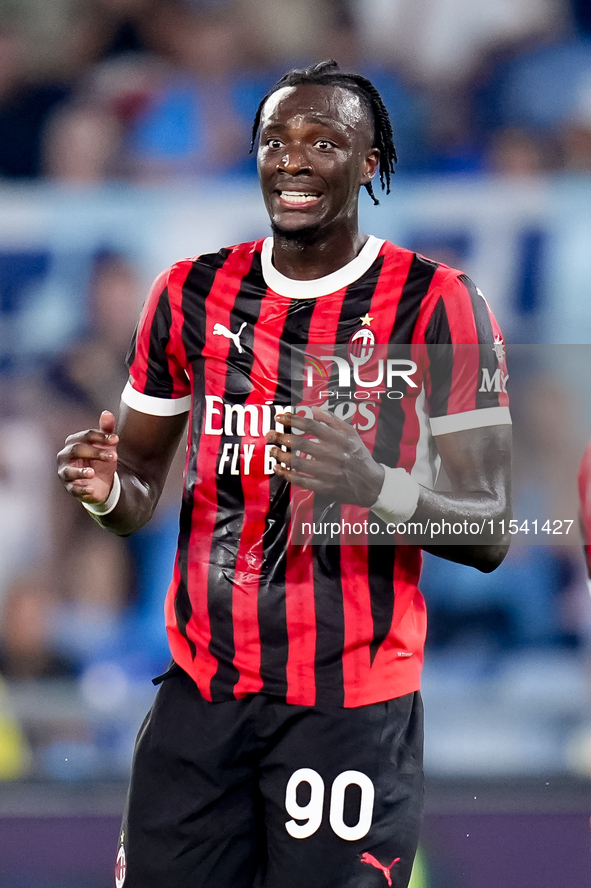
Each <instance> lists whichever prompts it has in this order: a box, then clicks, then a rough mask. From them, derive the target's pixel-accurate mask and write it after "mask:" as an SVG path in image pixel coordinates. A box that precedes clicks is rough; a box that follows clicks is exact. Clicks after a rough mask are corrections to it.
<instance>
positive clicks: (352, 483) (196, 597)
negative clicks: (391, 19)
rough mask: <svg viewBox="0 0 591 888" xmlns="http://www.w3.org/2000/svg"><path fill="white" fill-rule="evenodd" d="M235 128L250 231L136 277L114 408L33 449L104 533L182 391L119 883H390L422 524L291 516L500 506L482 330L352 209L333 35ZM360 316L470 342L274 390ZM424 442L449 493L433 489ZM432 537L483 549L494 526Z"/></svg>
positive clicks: (468, 307) (402, 812)
mask: <svg viewBox="0 0 591 888" xmlns="http://www.w3.org/2000/svg"><path fill="white" fill-rule="evenodd" d="M257 132H258V136H259V141H258V169H259V174H260V183H261V188H262V193H263V198H264V201H265V204H266V207H267V210H268V212H269V216H270V220H271V227H272V231H273V235H272V237H268V238H263V239H261V240H258V241H255V242H253V243H247V244H240V245H238V246H233V247H228V248H224V249H222V250H220V251H219V252H218V253H215V254H211V255H201V256H198V257H197V258H193V259H187V260H183V261H181V262H178V263H176V264H175V265H173V266H172V267H171V268H170V269H168V270H167V271H165V272H164V273H163V274H162V275H161V276H160V277H159V278H158V279H157V280H156V282H155V283H154V285H153V288H152V290H151V293H150V295H149V297H148V300H147V302H146V304H145V307H144V310H143V313H142V316H141V319H140V321H139V325H138V328H137V331H136V335H135V337H134V342H133V345H132V348H131V351H130V355H129V369H130V378H129V383H128V385H127V386H126V388H125V390H124V392H123V396H122V404H121V411H120V415H119V420H118V426H117V431H116V432H115V418H114V416H113V415H112V414H111V413H108V412H105V413H103V414H102V415H101V418H100V421H99V428H98V429H94V430H88V431H85V432H80V433H78V434H75V435H72V436H71V437H69V438H68V439H67V442H66V446H65V448H64V449H63V450H62V451H61V453H60V454H59V457H58V464H59V469H58V471H59V475H60V477H61V479H62V481H63V483H64V485H65V487H66V489H67V490H68V492H69V493H71V494H72V496H74V497H76V498H78V499H79V500H80V501H81V502H82V503H83V504H84V505H85V507H86V508H87V509H88V510H89V511H90V512H91V513H92V514H93V516H94V517H95V519H96V520H97V521H99V522H100V523H101V524H102V525H103V526H104V527H105V528H107V529H108V530H111V531H113V532H115V533H119V534H129V533H132V532H133V531H134V530H136V529H137V528H139V527H141V526H142V525H143V524H144V523H145V522H146V521H148V520H149V518H150V516H151V514H152V512H153V510H154V507H155V505H156V503H157V501H158V497H159V495H160V491H161V489H162V485H163V483H164V479H165V477H166V473H167V470H168V467H169V465H170V462H171V460H172V457H173V454H174V452H175V450H176V448H177V446H178V444H179V441H180V439H181V437H182V435H183V432H184V429H185V425H186V422H187V417H188V421H189V431H188V448H187V457H186V469H185V485H184V493H183V502H182V507H181V515H180V533H179V543H178V552H177V556H176V560H175V564H174V575H173V579H172V583H171V586H170V589H169V592H168V596H167V598H166V604H165V614H166V624H167V629H168V635H169V639H170V646H171V650H172V655H173V659H174V664H173V665H172V666H171V668H170V669H169V670H168V672H167V673H166V674H165V676H160V677H159V679H160V681H161V685H160V688H159V691H158V694H157V696H156V700H155V703H154V706H153V707H152V710H151V711H150V713H149V714H148V716H147V718H146V720H145V722H144V724H143V726H142V728H141V730H140V732H139V735H138V740H137V744H136V750H135V755H134V763H133V771H132V778H131V784H130V790H129V796H128V804H127V807H126V811H125V814H124V819H123V825H122V831H121V839H120V845H119V851H118V857H117V870H116V886H117V888H122V886H123V885H125V888H189V886H199V888H253V886H257V888H258V886H265V888H329V886H331V888H345V886H368V888H370V886H376V888H379V886H380V885H384V886H385V885H386V884H387V885H391V886H396V888H404V886H406V885H407V883H408V880H409V877H410V872H411V868H412V861H413V856H414V853H415V849H416V846H417V841H418V834H419V827H420V821H421V811H422V795H423V777H422V709H421V700H420V695H419V681H420V671H421V665H422V658H423V643H424V638H425V628H426V627H425V606H424V601H423V598H422V596H421V594H420V592H419V590H418V588H417V582H418V578H419V572H420V558H421V555H420V549H419V547H418V546H413V545H402V544H396V545H394V544H390V545H377V541H376V542H375V544H374V541H372V540H371V539H370V540H369V542H367V541H366V542H365V543H363V544H361V545H355V544H353V543H343V544H342V545H340V546H338V545H324V544H321V545H315V544H312V542H310V540H307V539H304V540H303V541H301V542H298V539H297V534H296V533H295V529H296V524H297V523H298V522H300V519H303V518H312V519H317V520H318V519H319V518H322V517H326V515H327V514H330V516H331V518H330V520H331V521H332V520H339V519H341V518H343V519H347V520H348V521H350V520H352V521H353V522H355V521H363V520H364V519H367V517H368V516H371V517H372V522H373V521H374V519H375V521H376V522H379V525H378V526H379V527H380V528H382V530H383V528H385V527H386V524H384V523H383V522H390V523H391V522H398V523H400V522H404V521H406V520H408V519H409V518H411V517H412V518H413V520H414V519H417V520H422V521H428V520H430V521H440V522H441V521H443V520H445V521H448V522H451V523H454V522H456V523H458V524H462V523H464V522H490V523H491V526H492V524H494V522H496V521H498V520H500V519H502V518H503V517H505V518H506V517H507V516H508V512H509V462H510V458H509V457H510V416H509V412H508V407H507V400H506V394H505V392H504V389H503V386H502V385H501V384H500V382H501V381H502V380H504V378H505V376H504V375H503V376H501V375H499V374H500V373H501V369H500V364H502V362H503V346H502V340H501V337H500V333H499V331H498V328H497V326H496V323H495V321H494V318H493V317H492V316H491V314H490V312H489V310H488V308H487V305H486V303H485V301H484V299H483V298H482V297H481V295H480V294H479V291H477V289H476V288H475V287H474V285H473V284H472V282H471V281H470V280H469V279H468V278H467V277H466V276H465V275H463V274H462V273H461V272H459V271H455V270H453V269H450V268H447V267H446V266H443V265H438V264H437V263H436V262H433V261H430V260H429V259H426V258H424V257H422V256H419V255H417V254H413V253H412V252H410V251H408V250H405V249H402V248H400V247H397V246H394V245H393V244H391V243H388V242H386V241H383V240H380V239H378V238H376V237H373V236H367V235H366V234H363V233H362V232H361V231H360V230H359V227H358V217H357V206H358V198H359V192H360V189H361V187H362V186H363V187H364V188H365V189H367V191H368V192H369V194H370V196H374V193H373V189H372V179H373V178H374V176H375V175H376V173H378V171H379V175H380V179H381V182H382V187H386V188H387V190H389V187H388V186H389V181H390V174H391V172H393V169H394V161H395V159H396V155H395V150H394V144H393V139H392V129H391V126H390V122H389V119H388V115H387V112H386V110H385V108H384V106H383V103H382V101H381V98H380V96H379V94H378V93H377V92H376V90H375V88H374V87H373V86H372V84H371V83H370V82H369V81H367V80H366V79H365V78H363V77H361V76H359V75H352V74H346V73H343V72H341V71H340V70H339V68H338V66H337V65H336V63H334V62H323V63H320V64H318V65H315V66H312V67H310V68H308V69H305V70H300V71H293V72H290V73H289V74H287V75H285V76H284V77H283V78H282V79H281V80H280V81H279V82H278V83H277V84H276V85H275V86H274V87H273V88H272V89H271V90H270V92H269V93H268V95H267V96H265V98H264V99H263V101H262V102H261V105H260V107H259V110H258V113H257V115H256V119H255V123H254V138H253V142H254V141H255V140H256V135H257ZM374 200H375V197H374ZM359 331H364V332H363V333H361V334H359ZM368 331H371V333H369V332H368ZM361 340H362V346H363V344H364V346H365V347H367V348H369V346H370V345H371V343H372V342H375V343H376V344H377V345H379V344H386V345H388V344H389V345H394V346H395V345H397V344H403V345H406V346H408V344H415V345H417V346H420V345H424V346H425V348H427V349H429V348H431V347H432V346H437V345H438V344H442V345H448V346H449V345H450V344H454V346H455V345H456V344H468V345H469V344H474V345H475V346H477V349H476V351H477V354H479V355H480V358H478V361H477V363H476V366H475V367H473V371H474V372H466V366H467V364H469V363H470V361H469V360H468V361H467V363H466V361H464V362H463V363H462V364H461V366H458V367H456V366H455V364H454V366H452V367H451V368H450V372H449V373H447V374H446V373H443V374H439V375H440V376H441V375H442V376H443V380H441V379H439V380H438V379H436V376H437V374H432V373H431V374H430V372H429V368H428V367H427V369H425V370H424V372H423V373H422V375H421V373H419V374H418V376H417V378H420V384H418V383H415V382H414V380H413V379H411V378H409V377H408V376H407V378H406V379H402V380H401V387H402V388H403V389H404V392H403V394H405V397H404V398H403V399H402V400H388V398H386V397H384V398H383V399H382V400H380V399H379V398H377V399H376V400H375V401H374V402H372V403H371V404H370V403H368V404H366V405H365V406H364V408H363V409H362V405H361V402H358V401H357V400H355V396H354V395H352V396H351V397H350V399H349V401H347V406H346V407H345V406H343V405H344V404H345V402H342V404H337V405H336V407H335V411H334V412H333V413H330V412H327V411H326V410H319V409H316V408H312V407H308V406H306V407H305V408H304V409H302V410H300V411H297V404H298V400H297V398H298V397H299V396H300V395H301V390H300V392H299V393H298V392H296V393H295V395H294V391H293V385H294V384H292V383H291V382H290V377H291V375H292V371H291V355H292V346H299V345H301V344H302V343H303V344H304V345H305V348H306V349H308V350H311V352H314V347H316V346H322V347H324V344H330V343H343V344H344V345H347V343H348V344H349V346H350V348H352V349H353V350H354V349H355V347H356V346H359V343H360V341H361ZM320 351H322V348H321V349H320ZM430 354H431V355H432V356H433V361H434V362H435V363H437V358H436V356H435V352H433V351H431V353H430ZM358 357H359V354H358ZM479 362H480V363H479ZM444 363H445V362H444ZM408 366H410V365H408ZM417 366H418V365H417ZM503 366H504V365H503ZM497 371H498V373H497ZM495 374H496V375H495ZM296 376H297V374H296ZM493 380H495V384H493ZM497 382H498V383H499V384H498V385H497V384H496V383H497ZM481 383H482V384H481ZM485 383H487V384H485ZM294 397H295V398H296V400H295V401H294V400H293V399H294ZM294 405H295V406H294ZM290 407H293V410H295V411H296V413H295V414H294V413H291V414H290V412H289V410H288V408H290ZM347 418H348V419H349V421H346V420H347ZM296 436H297V437H296ZM294 437H295V439H296V441H297V446H293V447H292V440H293V438H294ZM439 459H441V461H442V462H443V465H444V467H445V469H446V472H447V475H448V477H449V479H450V482H451V491H450V492H448V493H439V492H435V491H434V490H433V489H432V488H433V486H434V477H435V463H436V462H437V460H439ZM398 542H399V541H398ZM432 551H436V552H437V553H438V554H440V555H442V556H443V557H445V558H449V559H452V560H456V561H461V562H464V563H466V564H470V565H473V566H475V567H477V568H479V569H481V570H484V571H488V570H492V569H494V567H496V566H497V565H498V564H499V563H500V561H501V560H502V558H503V557H504V554H505V551H506V545H505V542H504V541H501V542H499V543H498V544H496V545H482V544H479V543H478V540H477V539H476V540H475V542H474V545H470V546H467V545H463V546H455V545H441V546H439V547H437V548H435V547H433V548H432Z"/></svg>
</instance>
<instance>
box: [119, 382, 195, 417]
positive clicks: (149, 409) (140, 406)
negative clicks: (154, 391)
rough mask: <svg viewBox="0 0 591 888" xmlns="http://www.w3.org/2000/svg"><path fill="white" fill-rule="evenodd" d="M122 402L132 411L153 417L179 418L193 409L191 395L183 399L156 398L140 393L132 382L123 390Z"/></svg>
mask: <svg viewBox="0 0 591 888" xmlns="http://www.w3.org/2000/svg"><path fill="white" fill-rule="evenodd" d="M121 400H122V401H123V403H124V404H127V406H128V407H131V408H132V410H138V411H139V412H140V413H150V414H151V415H152V416H177V415H178V414H179V413H186V412H187V411H188V410H190V409H191V395H185V396H184V397H182V398H154V397H153V396H152V395H144V394H142V392H138V391H137V389H134V387H133V386H132V384H131V382H128V383H127V385H126V386H125V388H124V389H123V393H122V395H121Z"/></svg>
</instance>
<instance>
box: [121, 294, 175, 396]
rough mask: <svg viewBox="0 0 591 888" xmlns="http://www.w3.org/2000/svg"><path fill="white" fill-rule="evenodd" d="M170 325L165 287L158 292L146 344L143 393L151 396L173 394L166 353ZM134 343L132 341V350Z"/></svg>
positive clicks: (170, 318) (170, 319)
mask: <svg viewBox="0 0 591 888" xmlns="http://www.w3.org/2000/svg"><path fill="white" fill-rule="evenodd" d="M171 326H172V313H171V310H170V300H169V298H168V288H167V287H165V288H164V290H163V291H162V293H161V294H160V298H159V300H158V305H157V307H156V311H155V312H154V317H153V318H152V325H151V327H150V339H149V344H148V366H147V373H146V385H145V388H144V394H145V395H150V396H151V397H153V398H171V397H172V394H173V379H172V374H171V373H170V369H169V366H168V357H167V354H166V347H167V345H168V343H169V342H170V328H171ZM136 335H137V333H136V334H134V340H135V337H136ZM135 345H136V343H135V341H134V352H135ZM130 356H131V355H130ZM134 357H135V353H134Z"/></svg>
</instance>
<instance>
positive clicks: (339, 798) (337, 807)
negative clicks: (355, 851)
mask: <svg viewBox="0 0 591 888" xmlns="http://www.w3.org/2000/svg"><path fill="white" fill-rule="evenodd" d="M302 784H307V785H308V787H309V793H310V800H309V802H307V804H305V805H301V804H299V803H298V800H297V795H298V789H299V787H300V786H301V785H302ZM352 785H353V786H358V787H359V789H360V791H361V795H360V801H359V816H358V820H357V823H355V824H352V825H347V824H346V823H345V819H344V814H345V792H346V790H347V787H348V786H352ZM325 795H326V792H325V786H324V780H323V779H322V777H321V776H320V774H319V773H318V771H314V770H313V768H299V769H298V770H297V771H294V773H293V774H292V775H291V777H290V778H289V781H288V783H287V787H286V790H285V810H286V811H287V813H288V814H289V815H290V816H291V817H292V820H288V821H287V822H286V824H285V829H286V830H287V832H288V833H289V835H290V836H292V837H293V838H294V839H307V838H309V837H310V836H312V835H314V833H315V832H316V831H317V830H318V829H319V828H320V825H321V823H322V818H323V815H324V799H325ZM374 799H375V788H374V785H373V783H372V781H371V780H370V778H369V777H368V776H367V774H363V773H362V772H361V771H343V772H342V773H341V774H338V775H337V777H335V779H334V780H333V783H332V786H331V788H330V803H329V813H328V820H329V823H330V826H331V829H332V831H333V832H334V833H335V834H336V835H337V836H339V838H341V839H344V840H345V841H347V842H355V841H357V839H362V838H363V837H364V836H366V835H367V833H368V832H369V830H370V828H371V824H372V818H373V806H374ZM298 821H300V822H298ZM301 821H303V822H301Z"/></svg>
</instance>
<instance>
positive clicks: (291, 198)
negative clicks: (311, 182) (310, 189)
mask: <svg viewBox="0 0 591 888" xmlns="http://www.w3.org/2000/svg"><path fill="white" fill-rule="evenodd" d="M279 194H280V195H281V197H282V199H283V200H286V201H288V202H289V203H308V202H309V201H311V200H316V199H317V197H318V195H317V194H304V193H302V192H299V191H280V192H279Z"/></svg>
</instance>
